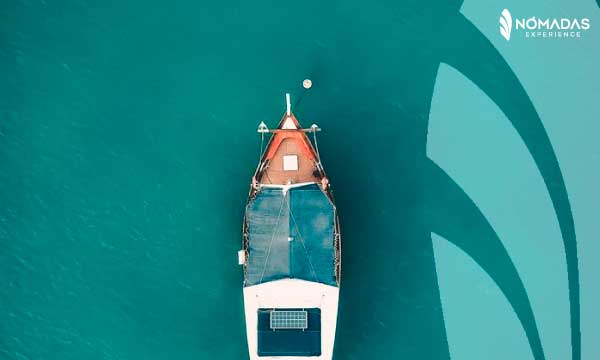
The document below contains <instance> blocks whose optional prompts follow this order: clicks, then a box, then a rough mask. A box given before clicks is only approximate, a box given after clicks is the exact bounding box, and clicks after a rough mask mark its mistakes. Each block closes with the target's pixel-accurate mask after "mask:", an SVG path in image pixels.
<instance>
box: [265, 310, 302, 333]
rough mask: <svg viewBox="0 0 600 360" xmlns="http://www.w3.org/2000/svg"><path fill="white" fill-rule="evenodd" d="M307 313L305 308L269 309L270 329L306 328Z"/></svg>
mask: <svg viewBox="0 0 600 360" xmlns="http://www.w3.org/2000/svg"><path fill="white" fill-rule="evenodd" d="M306 328H308V313H307V312H306V310H283V311H282V310H273V311H271V329H273V330H279V329H302V330H304V329H306Z"/></svg>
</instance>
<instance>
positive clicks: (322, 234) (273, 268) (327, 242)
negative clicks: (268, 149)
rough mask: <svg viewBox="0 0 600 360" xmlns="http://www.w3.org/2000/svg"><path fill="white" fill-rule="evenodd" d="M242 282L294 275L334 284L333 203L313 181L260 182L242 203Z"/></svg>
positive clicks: (255, 281) (257, 282)
mask: <svg viewBox="0 0 600 360" xmlns="http://www.w3.org/2000/svg"><path fill="white" fill-rule="evenodd" d="M246 221H247V224H248V239H249V248H248V260H247V261H248V262H247V268H246V270H247V273H246V286H250V285H256V284H260V283H264V282H268V281H273V280H278V279H283V278H295V279H303V280H308V281H314V282H319V283H323V284H327V285H333V286H336V280H335V269H334V229H335V209H334V207H333V205H332V204H331V202H330V201H329V198H328V197H327V196H326V195H325V194H324V193H323V191H321V189H320V188H319V187H318V186H317V185H316V184H310V185H306V186H300V187H294V188H291V189H289V190H288V191H287V192H285V193H284V192H283V190H282V189H281V188H269V187H264V188H262V189H261V190H260V191H259V192H258V193H257V194H256V197H255V198H254V199H253V200H251V201H250V203H249V204H248V206H247V208H246Z"/></svg>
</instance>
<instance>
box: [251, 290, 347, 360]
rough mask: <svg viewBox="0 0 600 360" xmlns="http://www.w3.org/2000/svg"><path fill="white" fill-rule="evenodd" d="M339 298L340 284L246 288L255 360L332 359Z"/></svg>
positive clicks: (252, 350) (252, 357) (253, 357)
mask: <svg viewBox="0 0 600 360" xmlns="http://www.w3.org/2000/svg"><path fill="white" fill-rule="evenodd" d="M338 299H339V288H338V287H336V286H330V285H325V284H321V283H316V282H311V281H306V280H300V279H281V280H276V281H270V282H266V283H261V284H259V285H253V286H247V287H245V288H244V308H245V315H246V334H247V339H248V350H249V355H250V360H265V359H274V360H275V359H276V360H300V359H327V360H331V359H332V356H333V344H334V340H335V329H336V323H337V311H338Z"/></svg>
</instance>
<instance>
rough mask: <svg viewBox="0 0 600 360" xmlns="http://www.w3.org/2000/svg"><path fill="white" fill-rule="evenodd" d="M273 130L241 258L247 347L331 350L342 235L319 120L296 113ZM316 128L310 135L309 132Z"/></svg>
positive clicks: (300, 354)
mask: <svg viewBox="0 0 600 360" xmlns="http://www.w3.org/2000/svg"><path fill="white" fill-rule="evenodd" d="M286 105H287V108H286V112H285V113H284V115H283V117H282V118H281V121H280V122H279V125H278V126H277V128H276V129H273V130H270V129H268V128H267V126H266V125H265V124H264V123H263V122H261V124H260V126H259V128H258V132H259V133H260V134H261V136H262V137H263V143H264V138H265V136H270V139H269V141H268V144H267V146H266V148H265V149H264V151H263V149H262V145H261V156H260V161H259V164H258V166H257V168H256V171H255V173H254V176H253V177H252V182H251V186H250V192H249V196H248V202H247V205H246V210H245V216H244V222H243V240H242V250H240V251H239V252H238V260H239V264H240V265H243V269H244V282H243V294H244V312H245V320H246V335H247V341H248V351H249V355H250V359H251V360H255V359H278V360H285V359H290V360H292V359H293V360H298V359H327V360H331V359H332V357H333V347H334V341H335V331H336V325H337V313H338V299H339V289H340V277H341V237H340V225H339V220H338V215H337V210H336V206H335V202H334V198H333V194H332V190H331V185H330V183H329V179H328V178H327V176H326V175H325V171H324V169H323V166H322V164H321V160H320V156H319V152H318V145H317V142H316V141H317V137H316V134H317V132H318V131H320V130H321V129H320V128H319V127H318V126H317V125H312V126H311V127H310V128H306V129H303V128H302V127H301V126H300V123H299V122H298V120H297V119H296V117H295V116H294V114H293V113H292V112H291V105H290V95H289V94H286ZM309 135H312V136H311V137H312V138H313V139H312V141H311V139H310V138H309Z"/></svg>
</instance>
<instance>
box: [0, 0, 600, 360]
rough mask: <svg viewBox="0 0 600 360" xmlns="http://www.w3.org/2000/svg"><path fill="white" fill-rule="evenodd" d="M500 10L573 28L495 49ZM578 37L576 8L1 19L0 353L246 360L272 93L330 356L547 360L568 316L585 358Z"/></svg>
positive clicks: (30, 4) (585, 78) (589, 249)
mask: <svg viewBox="0 0 600 360" xmlns="http://www.w3.org/2000/svg"><path fill="white" fill-rule="evenodd" d="M506 6H512V7H511V11H513V13H520V14H521V15H522V16H523V17H525V16H531V14H536V16H540V15H537V14H541V16H546V17H554V16H561V14H564V13H566V14H568V15H569V16H572V17H589V18H590V19H591V22H592V28H591V29H590V31H588V32H586V33H585V34H583V36H582V38H580V39H563V40H558V39H552V40H550V39H540V40H537V39H536V40H533V39H525V38H523V37H521V38H517V37H516V36H515V38H513V40H511V42H506V41H505V40H504V39H503V38H502V37H501V36H500V34H499V33H498V20H497V19H498V16H499V14H500V12H501V11H502V9H503V8H504V7H506ZM565 9H566V10H565ZM598 29H600V9H598V6H597V4H596V3H595V2H594V1H593V0H587V1H582V2H578V4H572V3H571V2H567V1H558V0H553V1H550V2H542V1H541V0H540V1H534V2H531V4H529V3H528V4H527V5H525V4H521V2H518V1H516V0H514V1H509V2H508V3H507V2H506V1H504V2H499V1H491V0H486V1H482V2H481V3H478V2H476V1H466V2H464V4H463V3H462V2H460V1H436V0H433V1H428V2H423V1H417V0H403V1H375V2H367V3H364V2H359V1H344V2H339V1H332V2H323V1H316V0H315V1H313V0H309V1H300V2H283V1H264V2H248V1H232V2H228V3H227V4H222V5H221V4H218V3H210V4H209V3H207V2H204V1H182V2H166V1H165V2H159V1H138V0H131V1H98V2H93V1H85V0H63V1H51V0H27V1H11V0H8V1H2V2H1V4H0V279H1V281H2V282H1V286H0V359H10V360H34V359H46V360H55V359H56V360H58V359H60V360H81V359H90V360H92V359H111V360H112V359H115V360H116V359H119V360H121V359H122V360H134V359H146V360H153V359H179V360H184V359H190V360H191V359H194V360H199V359H207V360H208V359H236V360H237V359H245V358H247V348H246V338H245V327H244V319H243V303H242V292H241V286H242V270H241V268H240V267H239V266H238V265H237V254H236V252H237V250H238V249H240V247H241V221H242V216H243V210H244V206H245V203H246V196H247V192H248V188H249V183H250V178H251V176H252V172H253V171H254V168H255V166H256V163H257V161H258V156H259V148H260V137H259V136H258V135H257V133H256V127H257V125H258V123H259V122H260V121H264V122H265V123H267V125H269V126H270V127H274V126H276V124H277V121H278V120H279V119H280V117H281V115H282V113H283V111H284V110H285V98H284V94H285V92H290V93H291V94H292V99H293V104H294V107H293V109H294V112H295V114H296V116H297V117H298V118H299V120H300V121H301V122H302V124H303V125H304V126H306V127H308V126H310V125H311V124H312V123H317V124H318V125H319V126H320V127H321V128H323V131H322V132H321V133H320V134H319V149H320V152H321V156H322V159H323V163H324V166H325V170H326V171H327V173H328V175H329V178H330V180H331V183H332V184H333V190H334V194H335V197H336V200H337V205H338V209H339V213H340V216H341V223H342V234H343V235H342V236H343V240H342V241H343V266H342V279H343V280H342V291H341V300H340V301H341V303H340V315H339V323H338V333H337V341H336V350H335V358H336V359H341V360H345V359H465V360H469V359H482V358H486V359H507V358H514V359H534V358H535V359H536V360H539V359H543V358H548V359H569V358H571V354H572V344H573V341H572V339H571V335H572V334H571V330H570V328H571V325H572V324H573V320H572V315H573V314H572V313H570V299H571V301H573V299H577V301H576V303H577V304H576V305H577V306H576V308H579V307H581V319H582V320H581V326H580V327H581V333H582V342H581V344H582V345H581V348H580V349H581V351H582V354H583V356H582V358H584V359H595V358H598V357H600V345H599V344H597V343H594V342H593V341H592V340H593V337H594V334H598V331H600V312H599V311H598V310H597V306H596V307H595V306H594V305H593V304H597V303H600V288H599V287H598V283H597V279H595V278H594V274H598V272H599V271H600V265H598V263H597V262H596V261H595V257H596V256H597V255H600V246H599V245H598V242H597V241H596V240H597V238H598V235H597V234H598V228H597V224H596V223H597V220H596V219H597V214H598V213H600V206H599V205H598V204H599V203H600V202H599V201H598V200H600V199H599V196H598V191H597V189H596V186H597V184H598V183H600V171H599V169H600V166H599V164H600V146H599V145H598V142H597V134H598V133H599V131H600V126H599V125H598V121H597V120H598V119H600V108H599V106H598V104H597V99H598V98H600V86H599V82H598V81H597V80H598V79H599V78H600V71H599V70H598V66H597V59H598V55H600V53H599V48H598V44H600V32H599V31H598ZM486 37H487V38H489V39H490V40H489V41H487V40H485V38H486ZM503 59H504V60H503ZM548 74H552V76H548ZM305 78H310V79H312V81H313V84H314V85H313V88H312V89H310V90H308V91H306V90H304V89H303V88H302V86H301V84H302V80H303V79H305ZM592 79H594V80H593V81H592ZM538 115H539V117H538ZM546 134H547V137H546ZM548 139H549V140H548ZM557 165H558V166H560V170H559V168H558V167H557ZM546 184H550V185H551V186H549V187H547V186H546ZM567 198H568V200H567ZM553 201H555V203H553ZM571 213H572V214H573V216H571ZM594 214H595V215H594ZM573 219H574V223H575V228H574V229H575V232H574V233H573V228H572V227H569V224H570V223H571V222H572V221H573ZM561 229H562V230H563V232H562V233H561ZM565 229H566V230H565ZM569 229H570V230H569ZM432 234H433V235H432ZM565 234H566V235H565ZM570 234H571V235H573V236H571V235H570ZM575 234H576V235H577V236H576V238H575V237H574V236H575ZM565 238H566V239H567V240H566V241H567V242H568V241H571V242H570V245H569V244H567V245H566V246H565V244H564V243H563V241H565ZM569 239H570V240H569ZM575 239H576V241H577V245H575ZM575 250H578V254H575V253H574V251H575ZM567 261H569V262H570V263H569V264H570V265H569V266H571V268H569V269H568V268H567V266H568V265H567ZM577 264H579V280H578V284H579V285H580V290H577V291H573V289H569V282H568V275H567V274H568V270H571V274H573V272H572V266H574V265H577ZM571 285H572V286H573V283H572V284H571ZM578 294H580V301H579V298H578V297H577V296H578ZM574 297H575V298H574ZM577 318H579V316H578V315H577ZM575 343H577V341H575ZM573 346H575V348H578V345H577V344H575V345H573ZM576 360H578V359H576Z"/></svg>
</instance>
